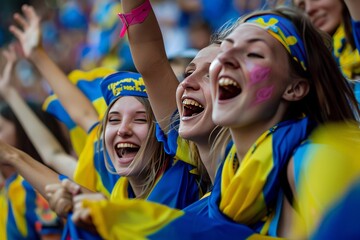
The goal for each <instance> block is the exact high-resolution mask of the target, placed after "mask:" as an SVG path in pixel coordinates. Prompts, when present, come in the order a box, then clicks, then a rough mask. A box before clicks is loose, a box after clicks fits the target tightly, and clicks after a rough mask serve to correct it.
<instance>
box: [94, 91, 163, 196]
mask: <svg viewBox="0 0 360 240" xmlns="http://www.w3.org/2000/svg"><path fill="white" fill-rule="evenodd" d="M135 98H136V99H137V100H138V101H139V102H140V103H141V104H142V105H143V106H144V107H145V111H146V118H147V122H148V126H149V132H148V134H147V137H146V139H145V141H144V142H143V144H142V145H141V146H140V149H139V151H138V152H137V154H136V156H135V157H134V160H133V161H132V162H131V164H130V165H129V168H132V167H137V166H139V165H141V164H142V161H138V159H144V158H146V159H147V161H146V163H147V164H146V165H144V166H142V169H141V173H140V175H141V176H144V177H145V180H144V183H143V185H142V191H141V194H140V195H139V196H137V198H145V197H146V196H147V195H148V194H149V193H150V191H151V189H152V188H153V187H154V185H155V182H156V180H157V176H158V175H159V174H160V173H161V171H162V170H163V169H164V167H165V164H166V159H167V158H168V156H167V155H166V153H165V152H164V148H163V145H162V144H161V143H160V142H159V141H157V139H156V137H155V116H154V113H153V111H152V108H151V105H150V102H149V100H148V99H147V98H142V97H135ZM118 99H120V97H119V98H117V99H116V100H115V101H113V102H112V103H111V104H110V105H109V107H108V108H107V111H106V113H105V115H104V118H103V120H102V124H101V125H100V128H99V132H100V133H101V135H102V146H103V149H104V151H103V155H104V160H105V165H106V168H107V169H108V171H109V172H111V173H113V174H116V172H114V169H113V168H112V167H111V166H110V164H109V161H108V156H107V154H106V152H107V149H106V145H105V137H104V134H105V131H104V130H105V128H106V125H107V118H108V114H109V111H110V109H111V107H112V106H113V105H114V103H115V102H116V101H117V100H118ZM99 139H100V138H99Z"/></svg>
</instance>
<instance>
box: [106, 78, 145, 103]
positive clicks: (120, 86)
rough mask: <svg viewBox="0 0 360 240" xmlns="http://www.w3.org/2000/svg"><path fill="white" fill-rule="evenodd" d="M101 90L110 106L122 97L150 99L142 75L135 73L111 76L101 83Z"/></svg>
mask: <svg viewBox="0 0 360 240" xmlns="http://www.w3.org/2000/svg"><path fill="white" fill-rule="evenodd" d="M100 88H101V92H102V95H103V97H104V99H105V101H106V104H107V105H108V106H109V105H110V104H111V103H112V102H113V101H114V100H116V99H118V98H119V97H121V96H134V97H143V98H147V97H148V95H147V94H146V89H145V84H144V81H143V79H142V77H141V75H140V74H138V73H133V72H116V73H113V74H110V75H108V76H106V77H105V78H104V79H103V80H102V81H101V83H100Z"/></svg>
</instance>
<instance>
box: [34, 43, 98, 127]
mask: <svg viewBox="0 0 360 240" xmlns="http://www.w3.org/2000/svg"><path fill="white" fill-rule="evenodd" d="M30 60H31V61H32V62H33V63H34V64H35V66H36V67H37V68H38V70H39V71H40V73H41V74H42V76H43V77H44V78H45V79H46V80H47V81H48V82H49V84H50V86H51V88H52V89H53V91H54V92H55V94H56V95H57V96H58V98H59V100H60V102H61V104H62V105H63V106H64V108H65V109H66V111H67V113H68V114H69V115H70V117H71V118H72V120H73V121H74V122H75V123H76V124H78V125H79V126H80V127H81V128H82V129H84V130H85V131H87V130H89V129H90V127H91V126H93V124H94V123H96V122H97V121H98V114H97V112H96V109H95V108H94V107H93V105H92V104H91V102H90V100H89V99H88V98H87V97H86V96H85V95H84V94H83V93H82V92H81V90H80V89H79V88H77V87H76V86H75V85H74V84H72V83H71V82H70V80H69V79H68V78H67V76H66V75H65V73H64V72H63V71H62V70H61V69H60V68H59V67H58V66H57V65H56V64H55V63H54V62H53V61H52V60H51V59H50V58H49V56H48V55H47V54H46V52H44V50H43V49H41V48H38V49H36V50H34V52H33V53H32V54H31V56H30Z"/></svg>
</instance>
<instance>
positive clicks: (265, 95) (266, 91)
mask: <svg viewBox="0 0 360 240" xmlns="http://www.w3.org/2000/svg"><path fill="white" fill-rule="evenodd" d="M273 89H274V86H271V87H264V88H261V89H259V90H258V91H257V93H256V99H255V102H254V105H255V104H259V103H262V102H265V101H267V100H268V99H270V98H271V95H272V93H273Z"/></svg>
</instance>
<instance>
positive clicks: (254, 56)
mask: <svg viewBox="0 0 360 240" xmlns="http://www.w3.org/2000/svg"><path fill="white" fill-rule="evenodd" d="M247 56H248V57H250V58H264V56H262V55H260V54H258V53H248V55H247Z"/></svg>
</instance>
